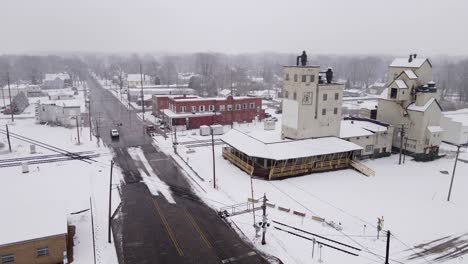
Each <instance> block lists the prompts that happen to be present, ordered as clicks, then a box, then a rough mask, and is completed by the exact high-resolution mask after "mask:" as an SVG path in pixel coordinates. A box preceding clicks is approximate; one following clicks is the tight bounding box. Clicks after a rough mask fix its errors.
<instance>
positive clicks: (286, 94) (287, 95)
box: [284, 91, 289, 99]
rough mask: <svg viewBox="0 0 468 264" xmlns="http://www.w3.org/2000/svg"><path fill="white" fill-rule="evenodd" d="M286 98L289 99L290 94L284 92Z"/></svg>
mask: <svg viewBox="0 0 468 264" xmlns="http://www.w3.org/2000/svg"><path fill="white" fill-rule="evenodd" d="M284 98H286V99H289V92H288V91H284Z"/></svg>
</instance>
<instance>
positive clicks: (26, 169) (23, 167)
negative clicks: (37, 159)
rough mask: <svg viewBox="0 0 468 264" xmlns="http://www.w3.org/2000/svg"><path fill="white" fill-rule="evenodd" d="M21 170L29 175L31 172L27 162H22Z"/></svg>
mask: <svg viewBox="0 0 468 264" xmlns="http://www.w3.org/2000/svg"><path fill="white" fill-rule="evenodd" d="M21 168H22V170H23V173H28V172H29V166H28V163H27V162H21Z"/></svg>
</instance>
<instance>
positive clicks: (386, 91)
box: [379, 88, 388, 99]
mask: <svg viewBox="0 0 468 264" xmlns="http://www.w3.org/2000/svg"><path fill="white" fill-rule="evenodd" d="M387 97H388V88H385V89H384V90H383V91H382V93H381V94H380V96H379V98H380V99H387Z"/></svg>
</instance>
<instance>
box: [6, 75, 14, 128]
mask: <svg viewBox="0 0 468 264" xmlns="http://www.w3.org/2000/svg"><path fill="white" fill-rule="evenodd" d="M7 84H8V96H9V97H10V113H11V122H15V118H14V117H13V103H12V101H11V90H10V72H7Z"/></svg>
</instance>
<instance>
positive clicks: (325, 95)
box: [323, 93, 328, 101]
mask: <svg viewBox="0 0 468 264" xmlns="http://www.w3.org/2000/svg"><path fill="white" fill-rule="evenodd" d="M327 97H328V95H327V94H326V93H324V94H323V101H326V100H327Z"/></svg>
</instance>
